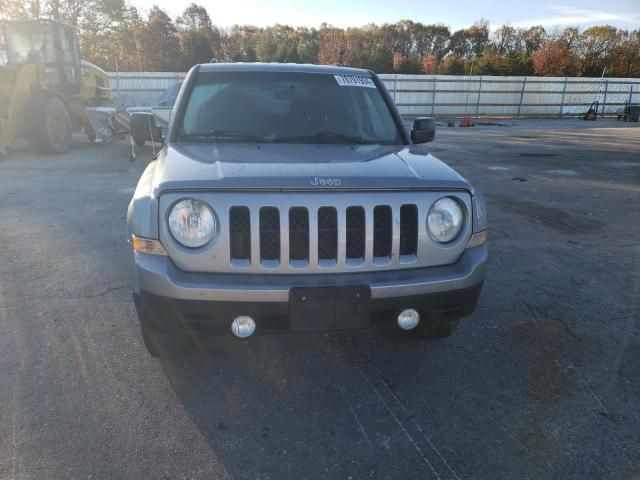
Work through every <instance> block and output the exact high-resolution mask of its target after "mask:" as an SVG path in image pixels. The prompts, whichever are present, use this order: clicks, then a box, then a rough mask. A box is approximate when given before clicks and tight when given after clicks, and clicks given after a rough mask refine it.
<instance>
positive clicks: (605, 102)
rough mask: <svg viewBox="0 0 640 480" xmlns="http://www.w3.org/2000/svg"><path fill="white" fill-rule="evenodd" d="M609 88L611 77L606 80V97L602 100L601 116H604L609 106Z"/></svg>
mask: <svg viewBox="0 0 640 480" xmlns="http://www.w3.org/2000/svg"><path fill="white" fill-rule="evenodd" d="M608 90H609V79H606V80H605V82H604V99H603V100H602V110H600V118H602V117H604V109H605V108H607V92H608Z"/></svg>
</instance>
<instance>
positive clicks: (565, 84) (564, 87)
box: [559, 77, 567, 118]
mask: <svg viewBox="0 0 640 480" xmlns="http://www.w3.org/2000/svg"><path fill="white" fill-rule="evenodd" d="M566 91H567V77H564V85H563V86H562V97H560V115H559V118H562V110H564V92H566Z"/></svg>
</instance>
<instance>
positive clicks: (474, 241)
mask: <svg viewBox="0 0 640 480" xmlns="http://www.w3.org/2000/svg"><path fill="white" fill-rule="evenodd" d="M488 240H489V230H483V231H481V232H477V233H474V234H473V235H471V238H470V239H469V243H467V248H471V247H477V246H478V245H484V244H485V243H487V241H488Z"/></svg>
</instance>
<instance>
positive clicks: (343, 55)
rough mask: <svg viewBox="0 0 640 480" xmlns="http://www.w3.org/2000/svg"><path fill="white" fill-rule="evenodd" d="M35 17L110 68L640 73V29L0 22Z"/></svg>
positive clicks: (201, 18)
mask: <svg viewBox="0 0 640 480" xmlns="http://www.w3.org/2000/svg"><path fill="white" fill-rule="evenodd" d="M133 1H134V2H135V0H133ZM213 13H214V14H215V12H213ZM38 17H50V18H56V19H59V20H62V21H65V22H67V23H70V24H72V25H75V26H77V27H78V28H79V32H80V38H81V49H82V55H83V58H85V59H87V60H89V61H91V62H94V63H96V64H97V65H100V66H101V67H103V68H105V69H107V70H115V69H116V68H118V69H119V70H122V71H125V70H152V71H153V70H156V71H157V70H182V71H184V70H186V69H188V68H190V67H191V66H192V65H194V64H195V63H201V62H207V61H209V60H210V59H211V58H212V57H216V58H218V59H219V60H220V61H225V62H236V61H242V62H254V61H262V62H302V63H320V64H334V63H340V64H344V65H350V66H354V67H361V68H370V69H373V70H374V71H376V72H379V73H392V72H393V73H407V74H419V73H428V74H434V73H439V74H449V75H468V74H470V73H472V72H473V74H474V75H547V76H548V75H561V76H565V75H582V76H600V75H602V72H603V71H605V72H606V75H607V76H622V77H640V30H638V29H637V30H634V31H629V30H624V29H619V28H616V27H613V26H610V25H600V26H593V27H590V28H587V29H586V30H582V31H581V30H580V29H578V28H575V27H569V28H566V29H564V30H562V31H560V32H558V31H552V32H549V31H547V30H545V28H544V27H542V26H541V25H537V26H536V25H534V26H531V27H528V28H516V27H513V26H511V25H501V26H499V27H498V28H496V29H494V30H491V28H490V24H489V22H488V21H487V20H480V21H478V22H476V23H474V24H473V25H471V26H469V27H467V28H462V29H459V30H456V31H454V32H451V31H450V30H449V28H448V27H447V26H446V25H442V24H438V23H433V24H426V23H421V22H416V21H413V20H410V19H404V20H400V21H398V22H395V23H385V24H382V25H377V24H368V25H364V26H354V27H348V28H340V27H336V26H333V25H330V24H326V23H324V24H322V25H320V27H319V28H313V27H292V26H289V25H272V26H267V27H257V26H254V25H233V26H227V27H219V26H216V22H215V16H214V17H213V18H212V17H210V15H209V12H207V9H206V8H205V7H204V6H201V5H198V4H195V3H191V4H189V5H187V6H186V8H185V9H184V11H183V12H182V13H181V14H180V15H179V16H178V17H177V18H176V19H175V22H174V21H173V20H172V19H171V17H169V15H168V14H167V13H166V12H165V11H163V10H162V9H160V8H159V7H157V6H154V7H152V8H151V9H150V10H149V11H147V12H146V14H145V12H142V11H138V10H137V9H136V8H135V7H134V6H131V3H130V0H0V19H1V18H38ZM605 69H606V70H605Z"/></svg>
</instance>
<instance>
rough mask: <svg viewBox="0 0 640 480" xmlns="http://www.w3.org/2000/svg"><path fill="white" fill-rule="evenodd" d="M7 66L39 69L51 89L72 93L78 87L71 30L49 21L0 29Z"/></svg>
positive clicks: (74, 36) (79, 75) (79, 71)
mask: <svg viewBox="0 0 640 480" xmlns="http://www.w3.org/2000/svg"><path fill="white" fill-rule="evenodd" d="M3 36H4V43H5V48H6V61H7V63H8V64H9V65H14V66H17V67H20V66H22V65H29V64H36V65H43V66H44V72H45V79H46V82H47V84H48V85H49V86H50V87H52V88H57V89H60V90H61V91H62V92H64V93H67V94H74V93H76V92H77V91H78V90H79V89H80V86H81V84H82V68H81V64H80V51H79V48H78V37H77V34H76V29H75V27H73V26H71V25H67V24H64V23H61V22H56V21H53V20H24V21H11V22H7V23H5V25H4V32H3Z"/></svg>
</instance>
